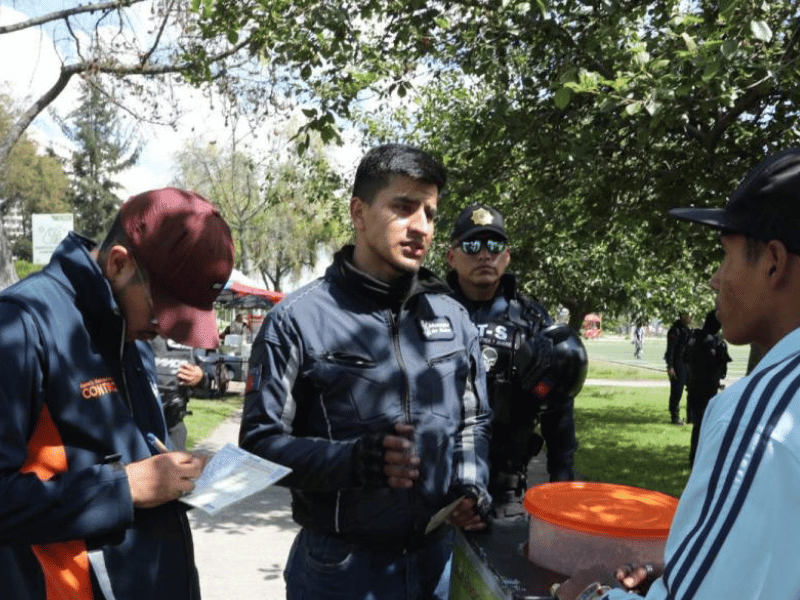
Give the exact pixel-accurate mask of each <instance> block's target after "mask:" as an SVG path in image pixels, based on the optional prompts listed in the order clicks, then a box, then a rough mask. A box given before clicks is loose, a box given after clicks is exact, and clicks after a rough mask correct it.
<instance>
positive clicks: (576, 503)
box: [525, 481, 678, 575]
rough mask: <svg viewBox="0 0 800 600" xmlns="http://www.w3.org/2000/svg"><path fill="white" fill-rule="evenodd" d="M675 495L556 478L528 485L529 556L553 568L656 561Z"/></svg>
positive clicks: (568, 571)
mask: <svg viewBox="0 0 800 600" xmlns="http://www.w3.org/2000/svg"><path fill="white" fill-rule="evenodd" d="M677 506H678V499H677V498H674V497H673V496H668V495H667V494H662V493H661V492H656V491H653V490H645V489H641V488H637V487H632V486H627V485H618V484H612V483H595V482H577V481H569V482H557V483H545V484H542V485H538V486H535V487H532V488H530V489H529V490H528V491H527V492H526V494H525V509H526V510H527V511H528V513H530V526H529V535H528V550H527V555H528V558H529V559H530V560H531V561H532V562H535V563H536V564H538V565H541V566H543V567H546V568H548V569H550V570H552V571H556V572H558V573H563V574H565V575H572V574H573V573H575V571H577V570H580V569H584V568H587V567H591V566H594V565H596V564H604V565H608V566H621V565H624V564H625V563H628V562H639V563H641V562H660V561H661V560H663V554H664V544H665V543H666V540H667V535H668V534H669V527H670V524H671V523H672V518H673V516H674V515H675V510H676V508H677Z"/></svg>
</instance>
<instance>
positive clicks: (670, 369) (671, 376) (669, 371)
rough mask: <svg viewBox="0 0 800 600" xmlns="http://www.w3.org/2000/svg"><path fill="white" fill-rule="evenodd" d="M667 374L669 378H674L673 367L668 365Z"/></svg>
mask: <svg viewBox="0 0 800 600" xmlns="http://www.w3.org/2000/svg"><path fill="white" fill-rule="evenodd" d="M667 376H668V377H669V378H670V379H675V369H673V368H672V367H669V368H668V369H667Z"/></svg>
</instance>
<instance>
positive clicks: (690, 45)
mask: <svg viewBox="0 0 800 600" xmlns="http://www.w3.org/2000/svg"><path fill="white" fill-rule="evenodd" d="M681 37H682V38H683V43H684V44H686V49H687V50H689V52H697V43H696V42H695V41H694V40H693V39H692V36H690V35H689V34H688V33H685V32H684V33H682V34H681Z"/></svg>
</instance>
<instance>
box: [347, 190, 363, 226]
mask: <svg viewBox="0 0 800 600" xmlns="http://www.w3.org/2000/svg"><path fill="white" fill-rule="evenodd" d="M365 206H366V205H365V204H364V201H363V200H362V199H361V198H359V197H358V196H353V197H352V198H350V220H351V221H353V226H354V227H355V229H356V231H361V230H362V229H363V228H364V207H365Z"/></svg>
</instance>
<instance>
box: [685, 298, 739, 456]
mask: <svg viewBox="0 0 800 600" xmlns="http://www.w3.org/2000/svg"><path fill="white" fill-rule="evenodd" d="M719 330H720V323H719V320H718V319H717V311H716V310H711V311H709V312H708V314H707V315H706V320H705V321H704V322H703V326H702V327H701V328H699V329H692V331H691V333H690V334H689V340H688V341H687V342H686V350H685V351H684V358H685V362H686V373H687V376H686V410H687V413H688V414H689V415H691V419H690V421H691V423H692V441H691V446H690V450H689V465H690V466H691V465H693V464H694V456H695V453H696V451H697V440H698V438H699V436H700V424H701V423H702V422H703V415H704V414H705V411H706V406H708V401H709V400H711V398H713V397H714V396H715V395H716V393H717V392H718V391H719V390H720V384H721V381H722V380H723V379H725V376H726V375H727V374H728V363H729V362H730V361H731V357H730V355H729V354H728V345H727V344H726V343H725V340H723V339H722V338H721V337H720V336H718V335H717V333H719Z"/></svg>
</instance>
